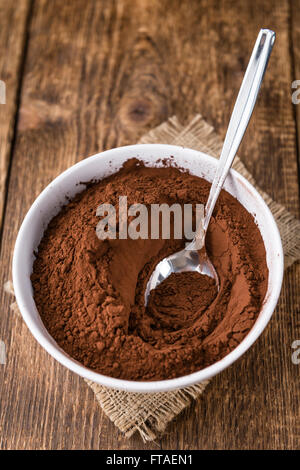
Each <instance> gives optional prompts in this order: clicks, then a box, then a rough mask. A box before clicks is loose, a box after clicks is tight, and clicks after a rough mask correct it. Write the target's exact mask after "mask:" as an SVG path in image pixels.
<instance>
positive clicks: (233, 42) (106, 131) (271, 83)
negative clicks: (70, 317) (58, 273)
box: [0, 0, 300, 450]
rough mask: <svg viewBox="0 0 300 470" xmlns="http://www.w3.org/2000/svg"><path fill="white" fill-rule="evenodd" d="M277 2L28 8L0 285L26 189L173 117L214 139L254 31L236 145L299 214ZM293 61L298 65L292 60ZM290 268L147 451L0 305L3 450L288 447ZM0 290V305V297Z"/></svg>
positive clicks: (131, 0) (293, 280)
mask: <svg viewBox="0 0 300 470" xmlns="http://www.w3.org/2000/svg"><path fill="white" fill-rule="evenodd" d="M290 19H291V8H290V4H289V2H287V1H281V0H275V1H268V0H257V1H256V2H252V1H244V0H238V1H234V0H222V1H217V0H201V1H199V0H190V1H189V2H183V1H179V0H173V1H172V0H164V1H161V0H119V1H108V0H107V1H104V0H103V1H86V0H85V1H84V0H73V1H72V2H64V1H58V0H52V1H51V2H47V1H45V0H38V1H35V2H34V7H33V11H32V16H31V20H30V30H29V35H28V45H27V54H26V62H25V67H24V75H23V77H22V88H21V101H20V108H19V115H18V126H17V134H16V142H15V146H14V153H13V160H12V166H11V173H10V181H9V190H8V199H7V208H6V218H5V226H4V232H3V243H2V252H1V259H2V260H3V262H2V265H1V280H2V282H3V281H5V280H6V279H8V278H9V277H10V275H11V273H10V264H11V257H12V249H13V243H14V239H15V237H16V234H17V231H18V228H19V226H20V223H21V220H22V218H23V217H24V215H25V213H26V211H27V210H28V208H29V207H30V205H31V203H32V202H33V200H34V199H35V197H36V196H37V195H38V194H39V193H40V191H41V190H42V189H43V188H44V187H45V186H46V185H47V184H48V183H49V182H50V181H51V180H52V179H53V178H54V177H55V176H57V175H58V174H59V173H60V172H61V171H63V170H64V169H65V168H67V167H68V166H70V165H71V164H73V163H75V162H76V161H78V160H80V159H82V158H84V157H86V156H88V155H91V154H93V153H95V152H98V151H101V150H103V149H107V148H111V147H115V146H119V145H123V144H128V143H135V142H136V141H137V140H138V138H139V137H140V136H141V135H142V134H144V133H145V132H146V131H147V130H148V129H150V128H152V127H154V126H156V125H157V124H159V123H161V122H163V121H164V120H166V119H167V117H169V116H171V115H173V114H176V115H177V116H178V117H179V118H181V119H182V120H183V121H186V120H187V119H188V118H189V117H190V116H192V115H193V114H194V113H195V112H201V113H202V114H203V116H204V117H205V118H206V119H207V121H209V122H210V123H211V124H212V125H214V126H215V128H216V129H217V130H218V132H219V133H220V134H221V135H223V136H224V134H225V131H226V126H227V123H228V119H229V116H230V112H231V108H232V105H233V101H234V98H235V96H236V94H237V91H238V88H239V85H240V83H241V79H242V76H243V73H244V70H245V67H246V64H247V61H248V58H249V55H250V51H251V48H252V46H253V43H254V40H255V38H256V35H257V32H258V30H259V28H260V27H261V26H265V27H270V28H272V29H274V30H275V31H276V33H277V41H276V46H275V48H274V51H273V54H272V58H271V60H270V64H269V68H268V71H267V74H266V77H265V82H264V86H263V89H262V91H261V95H260V98H259V102H258V104H257V107H256V110H255V112H254V115H253V119H252V122H251V124H250V126H249V129H248V131H247V135H246V137H245V141H244V143H243V145H242V147H241V149H240V152H239V154H240V157H241V158H242V160H243V161H244V163H245V164H246V166H247V167H248V168H249V169H250V170H251V171H252V172H253V174H254V176H255V178H256V180H257V182H258V183H259V184H260V185H261V187H262V188H263V189H264V190H266V191H268V192H269V193H270V195H271V196H273V197H274V198H275V199H276V200H277V201H279V202H282V203H284V204H285V205H286V206H287V207H288V208H289V209H290V210H291V211H292V212H293V213H294V214H295V215H298V216H299V194H298V182H297V148H296V140H297V139H296V121H295V115H294V109H293V106H292V103H291V82H292V79H293V77H292V74H293V72H292V58H291V47H290V46H291V43H290V41H291V33H292V31H291V21H290ZM297 60H298V59H297ZM299 281H300V267H299V264H298V265H295V266H293V267H292V268H290V269H289V270H288V272H287V273H286V276H285V282H284V288H283V292H282V296H281V299H280V302H279V306H278V308H277V311H276V313H275V314H274V317H273V319H272V321H271V323H270V325H269V326H268V328H267V330H266V332H265V333H264V334H263V335H262V336H261V338H260V339H259V340H258V341H257V343H256V344H255V346H254V347H252V348H251V350H250V351H249V352H247V353H246V354H245V355H244V356H243V357H242V358H241V359H240V360H239V361H238V362H237V363H235V364H234V365H233V366H232V367H230V368H229V369H228V370H226V371H224V372H223V373H222V374H220V375H219V376H217V377H216V378H214V379H213V381H212V382H211V384H210V385H209V387H208V389H207V391H206V392H205V394H204V396H203V398H202V399H201V400H200V401H199V403H197V404H194V405H193V406H192V407H191V408H190V409H189V410H187V411H186V412H184V413H183V415H182V416H180V417H179V418H178V419H177V420H176V421H175V422H174V423H172V425H171V426H170V428H169V430H168V433H167V435H166V436H165V437H163V438H162V439H161V440H159V441H158V442H157V443H151V444H143V443H142V441H141V439H140V438H139V437H138V436H135V437H133V438H132V439H130V440H128V441H127V440H125V439H124V438H123V437H122V436H121V435H120V433H118V431H117V429H116V428H115V427H114V426H113V425H112V424H111V423H110V422H109V421H108V420H107V418H106V417H105V416H104V415H103V413H102V412H101V410H100V409H99V407H98V406H97V404H96V401H95V399H94V397H93V394H92V392H91V391H90V390H89V389H88V388H87V386H86V385H85V383H84V382H83V380H82V379H80V378H79V377H77V376H75V375H74V374H73V373H71V372H69V371H67V370H66V369H64V368H63V367H61V366H60V365H59V364H58V363H56V362H55V361H54V360H53V359H51V358H50V356H49V355H48V354H46V353H45V351H43V350H42V348H41V347H40V346H39V345H38V344H37V343H36V341H35V340H34V339H33V338H32V336H31V334H30V333H29V332H28V330H27V328H26V327H25V325H24V322H23V321H22V319H21V318H19V317H16V316H15V315H13V314H12V313H11V312H10V310H9V303H10V302H11V299H9V298H8V296H4V295H3V297H2V299H1V301H2V315H1V317H0V338H1V339H3V340H4V341H5V343H6V345H7V350H8V361H7V365H6V366H0V396H1V402H0V434H1V436H0V445H1V448H3V449H133V448H134V449H138V448H141V449H143V448H148V449H155V450H157V449H158V448H159V447H160V448H164V449H248V448H249V449H254V448H255V449H292V448H297V447H298V448H299V442H300V428H299V423H300V419H299V418H300V415H299V414H300V413H299V410H300V406H299V405H300V403H299V366H296V365H293V364H292V362H291V343H292V341H293V340H295V339H299V338H300V323H299V305H300V293H299ZM1 295H2V294H1Z"/></svg>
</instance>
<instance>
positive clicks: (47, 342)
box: [13, 144, 283, 392]
mask: <svg viewBox="0 0 300 470" xmlns="http://www.w3.org/2000/svg"><path fill="white" fill-rule="evenodd" d="M170 156H172V157H173V158H172V159H171V161H172V164H175V163H176V164H178V165H179V166H180V167H183V168H186V169H188V170H189V171H190V172H191V173H192V174H195V175H197V176H201V177H204V178H205V179H207V180H208V181H212V179H213V176H214V173H215V169H216V164H217V160H216V159H215V158H213V157H211V156H209V155H206V154H204V153H201V152H197V151H195V150H191V149H188V148H182V147H177V146H172V145H160V144H157V145H156V144H155V145H131V146H127V147H120V148H117V149H112V150H107V151H106V152H103V153H101V154H97V155H94V156H92V157H90V158H87V159H85V160H83V161H81V162H79V163H77V164H76V165H74V166H72V167H71V168H69V169H68V170H66V171H65V172H64V173H62V174H61V175H60V176H58V177H57V178H56V179H55V180H54V181H53V182H52V183H50V184H49V185H48V186H47V187H46V189H44V191H43V192H42V193H41V194H40V196H39V197H38V198H37V199H36V200H35V202H34V203H33V205H32V206H31V208H30V209H29V211H28V213H27V215H26V217H25V219H24V221H23V223H22V226H21V228H20V231H19V234H18V237H17V241H16V245H15V250H14V257H13V284H14V289H15V295H16V300H17V303H18V306H19V308H20V311H21V313H22V315H23V318H24V320H25V322H26V323H27V326H28V328H29V329H30V331H31V333H32V334H33V336H34V337H35V338H36V340H37V341H38V342H39V343H40V344H41V345H42V346H43V348H45V349H46V351H48V353H49V354H51V355H52V356H53V357H54V358H55V359H57V361H59V362H60V363H61V364H63V365H64V366H66V367H67V368H69V369H71V370H72V371H74V372H76V373H77V374H79V375H81V376H82V377H85V378H86V379H90V380H92V381H94V382H96V383H99V384H102V385H105V386H109V387H114V388H117V389H122V390H127V391H131V392H159V391H167V390H173V389H176V388H179V387H186V386H188V385H192V384H195V383H199V382H202V381H203V380H206V379H208V378H210V377H212V376H214V375H215V374H217V373H219V372H221V371H222V370H223V369H225V368H226V367H228V366H229V365H230V364H232V363H233V362H234V361H236V360H237V359H238V358H239V357H240V356H241V355H242V354H244V352H245V351H247V349H248V348H249V347H250V346H251V345H252V344H253V343H254V341H255V340H256V339H257V338H258V337H259V335H260V334H261V333H262V331H263V330H264V328H265V326H266V325H267V323H268V322H269V320H270V318H271V315H272V313H273V311H274V309H275V306H276V303H277V300H278V297H279V294H280V289H281V284H282V277H283V251H282V245H281V240H280V236H279V232H278V229H277V226H276V223H275V221H274V218H273V216H272V214H271V212H270V210H269V209H268V207H267V206H266V204H265V202H264V201H263V199H262V198H261V196H260V195H259V194H258V192H257V191H256V190H255V189H254V188H253V186H252V185H251V184H250V183H248V182H247V181H246V180H245V178H243V177H242V176H241V175H239V174H238V173H237V172H236V171H233V170H231V171H230V174H229V175H228V177H227V179H226V182H225V189H226V190H227V191H228V192H229V193H231V194H232V195H233V196H235V197H236V198H237V199H238V200H239V201H240V202H241V203H242V204H243V206H245V207H246V209H247V210H248V211H249V212H250V213H251V214H253V215H254V217H255V220H256V222H257V224H258V227H259V229H260V232H261V234H262V238H263V240H264V244H265V248H266V254H267V264H268V268H269V283H268V290H267V293H266V297H265V300H264V303H263V307H262V310H261V312H260V314H259V316H258V319H257V321H256V322H255V324H254V326H253V328H252V329H251V331H250V332H249V333H248V335H247V336H246V337H245V338H244V340H243V341H242V342H241V343H240V344H239V346H238V347H237V348H235V349H234V350H233V351H232V352H231V353H230V354H228V355H227V356H225V357H224V358H223V359H221V360H220V361H218V362H216V363H214V364H212V365H211V366H209V367H206V368H205V369H202V370H200V371H198V372H194V373H193V374H189V375H185V376H183V377H179V378H176V379H170V380H159V381H155V382H136V381H129V380H121V379H115V378H112V377H107V376H104V375H102V374H99V373H97V372H94V371H92V370H90V369H87V368H86V367H84V366H83V365H81V364H80V363H79V362H77V361H75V360H74V359H72V358H71V357H69V356H68V355H67V354H66V353H65V352H64V351H63V350H62V349H61V348H60V347H59V346H58V345H57V344H56V342H55V341H54V339H53V338H52V337H51V336H50V335H49V333H48V332H47V330H46V328H45V327H44V325H43V323H42V320H41V318H40V316H39V313H38V311H37V309H36V306H35V302H34V299H33V290H32V286H31V281H30V274H31V272H32V265H33V261H34V255H33V252H34V250H36V249H37V247H38V245H39V242H40V240H41V238H42V235H43V232H44V230H45V228H46V226H47V224H48V222H49V221H50V220H51V218H52V217H53V216H54V215H55V214H57V212H58V211H59V209H60V208H61V206H62V204H65V203H67V197H73V196H74V195H75V194H76V193H77V192H79V191H80V190H82V189H84V186H83V185H81V184H80V183H81V182H82V181H89V180H92V179H95V178H98V179H99V178H103V177H105V176H108V175H110V174H112V173H115V172H116V171H117V170H118V169H119V168H120V167H121V166H122V164H123V163H124V162H125V161H126V160H128V159H129V158H132V157H137V158H139V159H140V160H143V161H144V162H145V163H146V164H148V166H161V164H158V163H157V161H158V159H161V158H162V159H164V158H167V157H170Z"/></svg>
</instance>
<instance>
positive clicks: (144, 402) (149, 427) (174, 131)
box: [5, 115, 300, 441]
mask: <svg viewBox="0 0 300 470" xmlns="http://www.w3.org/2000/svg"><path fill="white" fill-rule="evenodd" d="M139 143H143V144H146V143H147V144H149V143H165V144H173V145H180V146H183V147H189V148H193V149H195V150H199V151H202V152H205V153H208V154H210V155H213V156H215V157H219V155H220V151H221V148H222V140H221V139H220V137H219V136H218V135H217V134H216V133H215V131H214V129H213V128H212V127H211V126H210V125H208V124H207V122H206V121H205V120H204V119H203V118H202V116H201V115H197V116H195V117H194V118H193V119H192V121H190V123H189V124H188V125H187V126H182V125H181V124H180V123H179V122H178V120H177V119H176V117H172V118H170V119H169V120H168V121H167V122H165V123H163V124H161V125H160V126H158V127H156V128H155V129H153V130H152V131H150V132H149V133H148V134H146V135H145V136H144V137H142V138H141V140H140V141H139ZM233 167H234V168H235V169H236V170H237V171H238V172H239V173H241V174H242V175H243V176H245V177H246V178H247V179H248V181H250V182H251V183H252V184H253V185H254V186H255V187H256V189H257V190H258V191H259V193H260V194H261V196H262V197H263V199H264V200H265V201H266V203H267V204H268V206H269V208H270V209H271V211H272V213H273V215H274V217H275V219H276V222H277V225H278V228H279V231H280V234H281V239H282V242H283V249H284V255H285V266H286V267H288V266H290V265H291V264H293V262H294V261H296V260H299V259H300V221H299V220H297V219H296V218H295V217H294V216H293V215H292V214H290V213H289V212H288V211H287V210H286V209H285V208H284V207H283V206H282V205H280V204H277V203H276V202H274V201H273V200H272V199H271V198H270V196H268V194H266V193H264V192H263V191H261V190H260V189H259V188H258V187H257V185H256V184H255V181H254V179H253V177H252V176H251V174H250V173H249V172H248V170H247V169H246V168H245V166H244V165H243V163H242V162H241V160H239V158H238V157H236V158H235V161H234V164H233ZM5 289H6V290H7V291H8V292H10V293H13V289H12V283H11V282H8V283H6V286H5ZM11 307H12V309H13V310H14V311H15V312H17V310H18V308H17V305H16V303H13V304H12V306H11ZM86 382H87V384H88V385H89V387H90V388H91V389H92V390H93V392H94V393H95V396H96V399H97V401H98V403H99V404H100V406H101V408H102V409H103V411H104V412H105V413H106V415H107V416H108V417H109V418H110V419H111V421H112V422H113V423H114V424H115V425H116V426H117V427H118V428H119V430H120V431H121V432H122V433H124V435H125V436H126V437H130V436H131V435H132V434H134V433H135V432H136V431H138V432H139V433H140V435H141V437H142V439H143V440H144V441H151V440H154V439H155V438H156V437H158V436H159V435H161V434H162V433H163V432H164V431H165V429H166V427H167V425H168V423H170V421H172V420H173V419H174V418H175V416H177V415H178V414H179V413H180V412H181V411H182V410H183V409H184V408H186V407H187V406H189V404H190V403H191V401H192V400H193V399H197V398H198V397H199V396H200V395H201V394H202V393H203V391H204V389H205V387H206V385H207V384H208V382H209V381H205V382H202V383H200V384H197V385H193V386H191V387H187V388H183V389H181V390H175V391H172V392H165V393H155V394H147V393H130V392H123V391H119V390H113V389H108V388H105V387H102V386H100V385H98V384H95V383H93V382H91V381H89V380H86Z"/></svg>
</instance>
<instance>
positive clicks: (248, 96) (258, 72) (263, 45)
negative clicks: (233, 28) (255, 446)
mask: <svg viewBox="0 0 300 470" xmlns="http://www.w3.org/2000/svg"><path fill="white" fill-rule="evenodd" d="M274 42H275V33H274V31H271V30H269V29H261V30H260V32H259V34H258V37H257V40H256V43H255V46H254V49H253V51H252V55H251V58H250V61H249V64H248V67H247V70H246V73H245V76H244V79H243V82H242V85H241V88H240V91H239V94H238V97H237V99H236V103H235V106H234V109H233V112H232V115H231V119H230V122H229V126H228V129H227V133H226V137H225V141H224V145H223V148H222V152H221V156H220V159H219V162H218V166H217V170H216V174H215V177H214V180H213V182H212V185H211V189H210V192H209V196H208V200H207V203H206V206H205V212H204V214H205V215H204V218H203V220H202V226H201V227H199V228H198V231H197V236H196V237H195V238H194V240H193V241H192V242H191V243H190V244H189V245H188V246H187V247H186V248H185V249H183V250H181V251H179V252H177V253H175V254H173V255H171V256H168V257H167V258H164V259H163V260H162V261H161V262H160V263H158V264H157V266H156V268H155V269H154V271H153V273H152V275H151V277H150V279H149V281H148V284H147V287H146V291H145V305H147V302H148V297H149V294H150V291H151V290H152V289H155V287H157V286H158V285H159V284H160V283H161V282H162V281H164V280H165V279H166V278H167V277H168V276H170V274H171V273H178V272H183V271H197V272H199V273H200V274H205V275H207V276H209V277H212V278H213V279H215V281H216V284H217V287H218V289H219V279H218V275H217V272H216V270H215V268H214V266H213V264H212V262H211V261H210V259H209V257H208V255H207V253H206V249H205V236H206V233H207V228H208V225H209V221H210V218H211V215H212V213H213V210H214V207H215V205H216V202H217V199H218V197H219V194H220V191H221V189H222V186H223V184H224V181H225V179H226V177H227V174H228V172H229V169H230V167H231V165H232V162H233V160H234V157H235V155H236V152H237V150H238V148H239V145H240V143H241V140H242V138H243V136H244V133H245V130H246V128H247V125H248V122H249V119H250V117H251V114H252V111H253V108H254V105H255V102H256V98H257V95H258V92H259V89H260V85H261V82H262V80H263V77H264V73H265V70H266V67H267V64H268V59H269V57H270V54H271V51H272V47H273V45H274Z"/></svg>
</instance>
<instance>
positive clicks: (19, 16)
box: [0, 0, 30, 232]
mask: <svg viewBox="0 0 300 470" xmlns="http://www.w3.org/2000/svg"><path fill="white" fill-rule="evenodd" d="M29 8H30V1H29V0H20V1H19V2H18V8H16V6H15V5H14V4H13V3H12V2H7V1H5V0H1V1H0V80H2V81H3V82H4V84H5V89H6V93H5V94H6V96H5V104H2V101H1V104H0V232H1V229H2V219H3V209H4V204H5V194H6V183H7V176H8V168H9V160H10V156H11V146H12V139H13V130H14V124H15V119H16V108H17V99H18V90H19V82H20V73H21V67H22V59H23V53H24V48H25V34H26V23H27V16H28V12H29Z"/></svg>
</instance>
